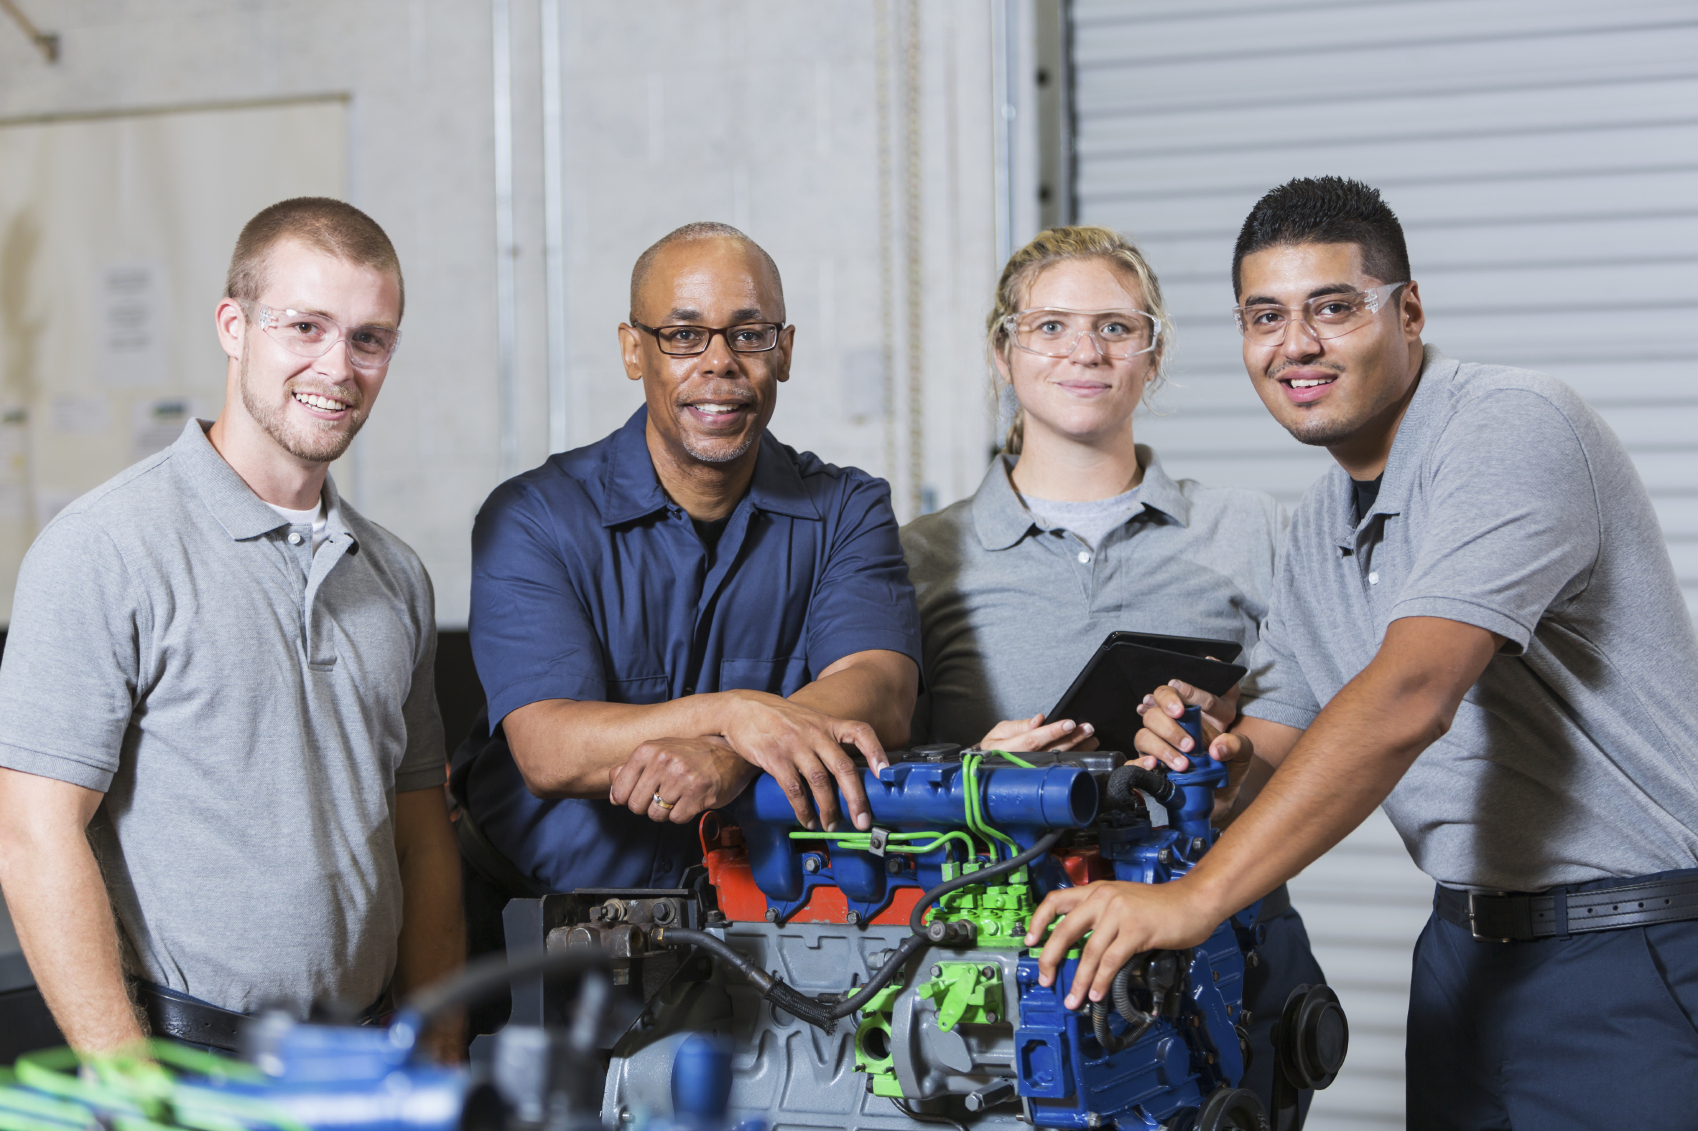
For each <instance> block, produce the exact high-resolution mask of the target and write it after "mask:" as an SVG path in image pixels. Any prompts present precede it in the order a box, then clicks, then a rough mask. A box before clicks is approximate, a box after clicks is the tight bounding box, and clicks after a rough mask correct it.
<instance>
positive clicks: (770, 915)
mask: <svg viewBox="0 0 1698 1131" xmlns="http://www.w3.org/2000/svg"><path fill="white" fill-rule="evenodd" d="M766 921H767V922H768V923H776V922H778V908H776V907H769V908H767V909H766Z"/></svg>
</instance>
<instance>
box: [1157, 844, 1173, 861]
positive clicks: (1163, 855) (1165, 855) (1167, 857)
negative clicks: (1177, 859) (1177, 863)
mask: <svg viewBox="0 0 1698 1131" xmlns="http://www.w3.org/2000/svg"><path fill="white" fill-rule="evenodd" d="M1156 862H1157V863H1159V864H1171V863H1173V853H1171V852H1169V851H1168V850H1167V849H1165V848H1164V849H1162V850H1161V851H1160V852H1158V853H1156Z"/></svg>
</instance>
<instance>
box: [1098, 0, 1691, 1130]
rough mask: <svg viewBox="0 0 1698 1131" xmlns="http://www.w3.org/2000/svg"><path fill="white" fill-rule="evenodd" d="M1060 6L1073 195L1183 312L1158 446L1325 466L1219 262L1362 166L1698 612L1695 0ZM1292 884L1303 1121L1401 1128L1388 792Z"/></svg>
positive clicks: (1478, 352)
mask: <svg viewBox="0 0 1698 1131" xmlns="http://www.w3.org/2000/svg"><path fill="white" fill-rule="evenodd" d="M1068 20H1069V25H1068V29H1067V31H1068V36H1067V39H1068V40H1069V43H1070V46H1069V49H1068V62H1069V68H1070V74H1069V83H1070V91H1071V112H1072V120H1073V123H1074V126H1073V131H1074V132H1073V141H1074V161H1075V164H1074V168H1073V172H1072V182H1071V192H1072V195H1073V201H1074V209H1075V212H1076V215H1077V218H1078V220H1080V221H1081V222H1085V223H1099V224H1106V225H1109V226H1111V227H1115V228H1118V229H1120V230H1122V231H1125V232H1127V233H1129V234H1130V235H1132V236H1133V237H1134V238H1136V239H1137V240H1138V242H1139V243H1140V244H1141V245H1142V246H1143V247H1144V248H1145V250H1146V251H1147V252H1148V254H1149V257H1150V259H1151V261H1152V263H1153V265H1154V267H1155V269H1156V271H1157V273H1158V274H1159V275H1160V277H1161V279H1162V282H1163V286H1164V288H1165V289H1166V292H1167V296H1168V302H1169V305H1170V308H1171V310H1172V311H1173V313H1174V316H1175V322H1176V324H1177V347H1178V348H1177V352H1176V354H1175V357H1174V361H1175V365H1174V368H1173V374H1174V377H1175V382H1174V386H1173V387H1171V388H1170V389H1168V390H1167V392H1166V394H1165V396H1164V397H1162V398H1161V400H1160V402H1159V404H1158V408H1160V409H1162V410H1165V412H1166V413H1167V415H1160V416H1152V417H1145V418H1141V419H1140V421H1139V423H1138V426H1137V427H1138V432H1139V438H1140V439H1141V440H1144V441H1146V442H1148V443H1150V444H1152V445H1154V446H1155V448H1156V450H1157V451H1158V452H1160V453H1161V455H1162V458H1163V461H1164V463H1165V464H1166V466H1167V468H1168V470H1169V471H1171V472H1172V473H1174V474H1175V475H1184V476H1190V477H1194V478H1197V479H1200V480H1202V481H1204V482H1207V483H1214V484H1223V485H1240V486H1251V487H1258V488H1260V489H1263V490H1267V491H1270V492H1272V493H1273V494H1275V495H1276V496H1278V497H1279V498H1280V499H1281V500H1282V501H1283V502H1285V503H1286V504H1287V505H1291V504H1293V503H1295V502H1296V501H1297V499H1298V498H1299V497H1300V496H1301V494H1302V492H1303V490H1304V488H1305V487H1306V486H1307V485H1308V484H1309V483H1310V482H1312V481H1313V480H1314V479H1315V478H1316V477H1317V476H1318V475H1319V474H1320V472H1321V471H1322V470H1323V469H1324V468H1325V467H1326V466H1328V463H1327V456H1326V453H1325V452H1324V451H1319V450H1313V449H1306V448H1303V447H1300V446H1299V445H1298V444H1296V443H1295V442H1294V441H1292V440H1291V439H1290V438H1289V437H1288V436H1287V435H1286V434H1285V432H1284V431H1283V430H1281V429H1280V428H1279V427H1278V426H1277V425H1275V424H1274V423H1273V421H1272V420H1271V419H1270V418H1269V417H1268V416H1267V415H1266V413H1265V411H1264V410H1263V409H1262V407H1261V404H1260V402H1259V401H1258V400H1257V399H1256V396H1255V394H1254V393H1253V392H1252V391H1251V389H1250V385H1249V383H1248V379H1247V378H1246V377H1245V375H1244V371H1243V368H1242V365H1241V363H1240V360H1239V341H1238V337H1237V334H1236V332H1235V331H1234V329H1233V327H1232V324H1231V321H1230V319H1229V317H1228V315H1227V311H1228V309H1229V308H1230V306H1231V303H1232V289H1231V284H1230V279H1229V270H1230V265H1231V255H1232V241H1233V239H1234V237H1235V235H1236V234H1237V230H1238V226H1239V224H1240V223H1241V222H1242V221H1243V218H1244V215H1245V213H1246V212H1247V211H1248V210H1249V208H1250V206H1251V205H1252V204H1253V203H1254V202H1255V200H1256V199H1257V197H1258V196H1260V195H1261V194H1262V193H1263V192H1265V191H1266V190H1267V189H1268V188H1270V187H1272V186H1274V185H1276V184H1278V183H1280V182H1282V181H1284V180H1286V179H1288V178H1290V177H1293V176H1303V175H1318V174H1325V173H1333V174H1340V175H1345V176H1352V177H1357V178H1360V179H1362V180H1365V181H1367V182H1369V183H1371V184H1374V185H1376V186H1378V187H1379V188H1380V189H1381V190H1382V191H1383V193H1384V194H1385V197H1386V199H1387V201H1388V202H1389V203H1390V204H1391V206H1392V207H1393V208H1394V209H1395V210H1396V211H1397V213H1398V215H1399V216H1400V218H1401V219H1402V221H1403V224H1404V228H1405V231H1406V233H1407V235H1408V239H1409V251H1410V258H1411V261H1412V263H1413V269H1414V275H1415V278H1416V279H1418V280H1419V281H1420V283H1421V287H1422V294H1423V296H1424V298H1425V300H1426V303H1427V316H1428V323H1427V331H1426V335H1425V336H1426V340H1427V341H1429V342H1432V343H1434V344H1436V345H1438V346H1440V347H1441V348H1442V349H1444V350H1445V351H1446V352H1447V353H1449V354H1451V355H1452V356H1455V357H1460V358H1465V359H1468V360H1473V361H1490V362H1501V363H1505V364H1510V365H1523V366H1528V367H1531V368H1536V369H1540V370H1543V371H1545V372H1547V373H1551V374H1553V375H1555V376H1557V377H1559V378H1561V379H1562V380H1564V381H1566V382H1568V383H1569V384H1570V385H1572V386H1573V387H1574V388H1576V389H1578V390H1579V391H1580V392H1581V394H1582V395H1584V396H1585V397H1586V398H1587V399H1588V400H1589V401H1590V402H1591V403H1592V404H1593V405H1594V406H1595V407H1597V408H1598V410H1599V411H1600V412H1601V413H1602V414H1603V415H1604V417H1605V418H1606V419H1607V420H1608V421H1609V423H1610V425H1611V426H1612V427H1613V428H1615V430H1616V431H1617V433H1618V434H1619V435H1620V436H1621V437H1622V439H1623V440H1624V441H1625V442H1626V444H1627V446H1628V449H1629V451H1630V452H1631V453H1632V454H1633V457H1634V459H1635V461H1636V462H1637V463H1638V466H1639V469H1640V472H1641V474H1642V475H1643V476H1644V478H1645V482H1646V484H1647V486H1648V487H1649V488H1650V491H1651V495H1652V498H1653V499H1654V500H1655V502H1656V506H1657V509H1658V513H1659V515H1660V516H1661V519H1662V523H1663V529H1664V532H1665V534H1666V536H1667V539H1668V544H1669V550H1670V553H1671V554H1672V556H1673V558H1674V563H1675V569H1676V572H1677V573H1678V574H1679V575H1680V578H1681V583H1682V585H1683V587H1684V589H1685V592H1686V596H1687V603H1688V607H1689V608H1692V609H1695V610H1698V381H1695V380H1694V378H1695V377H1698V364H1695V363H1698V333H1695V332H1698V318H1695V317H1694V315H1695V313H1698V271H1695V270H1694V268H1695V267H1698V8H1695V7H1694V5H1693V4H1692V3H1691V0H1679V2H1651V0H1624V2H1618V3H1615V4H1608V5H1600V4H1596V3H1580V2H1575V0H1401V2H1369V0H1358V2H1357V3H1353V4H1346V5H1338V4H1330V3H1329V4H1320V3H1286V4H1279V5H1251V4H1247V3H1242V2H1228V0H1146V2H1119V3H1116V2H1110V0H1074V2H1073V3H1072V4H1071V5H1070V7H1069V14H1068ZM1341 772H1345V771H1344V768H1343V767H1341ZM1293 887H1294V891H1296V893H1297V897H1298V904H1299V907H1300V908H1301V909H1302V911H1303V913H1304V915H1305V917H1306V918H1307V920H1308V922H1309V927H1310V932H1311V935H1312V936H1313V937H1314V939H1315V943H1316V950H1317V952H1318V953H1319V954H1320V957H1321V961H1322V964H1323V965H1324V966H1325V967H1326V968H1327V971H1328V973H1329V975H1330V977H1331V980H1332V981H1333V982H1334V984H1335V985H1336V986H1337V987H1338V989H1339V992H1340V995H1341V996H1342V997H1343V999H1344V1002H1345V1005H1346V1008H1347V1009H1348V1011H1349V1013H1350V1016H1351V1020H1352V1026H1353V1033H1352V1041H1351V1051H1350V1061H1349V1063H1348V1064H1347V1066H1346V1068H1345V1070H1344V1073H1343V1075H1342V1076H1341V1078H1340V1079H1339V1081H1338V1083H1337V1084H1335V1085H1334V1087H1333V1089H1332V1090H1331V1091H1330V1092H1327V1093H1324V1094H1323V1095H1322V1096H1321V1097H1320V1098H1319V1099H1318V1100H1317V1103H1316V1107H1315V1115H1314V1118H1313V1119H1312V1121H1311V1126H1312V1127H1315V1128H1317V1129H1320V1128H1344V1127H1352V1128H1361V1127H1372V1126H1381V1127H1387V1126H1401V1125H1402V1122H1403V1116H1402V1112H1403V1061H1402V1043H1403V1020H1404V1009H1405V1003H1406V997H1407V987H1408V978H1409V953H1410V948H1411V947H1412V945H1413V942H1414V938H1415V935H1416V933H1417V932H1418V931H1419V928H1420V924H1421V923H1422V922H1423V921H1424V919H1425V917H1426V909H1427V907H1428V905H1429V901H1430V898H1431V886H1430V883H1429V882H1428V881H1427V880H1426V879H1425V878H1424V877H1422V876H1421V875H1420V873H1419V872H1417V871H1416V870H1415V868H1414V866H1413V865H1412V864H1411V863H1410V862H1409V860H1408V857H1407V855H1406V854H1405V852H1404V850H1403V847H1402V845H1401V842H1400V841H1399V840H1398V838H1397V836H1396V834H1395V833H1394V832H1392V831H1391V829H1390V826H1389V825H1388V824H1387V823H1386V822H1385V820H1384V818H1383V817H1379V816H1376V818H1375V819H1374V820H1372V821H1370V822H1369V823H1368V824H1367V825H1366V826H1364V828H1363V829H1362V830H1361V831H1359V832H1358V833H1356V834H1354V835H1353V836H1352V837H1350V838H1349V839H1348V840H1346V841H1345V843H1344V844H1343V845H1341V846H1340V847H1339V848H1338V849H1337V850H1335V851H1334V852H1333V853H1331V854H1329V855H1328V856H1327V857H1326V858H1325V859H1323V860H1322V861H1320V862H1319V863H1317V864H1316V865H1315V866H1313V867H1311V868H1310V869H1309V871H1308V872H1307V873H1305V875H1304V876H1303V877H1302V878H1301V879H1300V880H1299V881H1298V882H1297V883H1296V884H1294V885H1293ZM1417 1084H1418V1086H1422V1087H1443V1086H1444V1082H1443V1081H1424V1082H1417Z"/></svg>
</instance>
